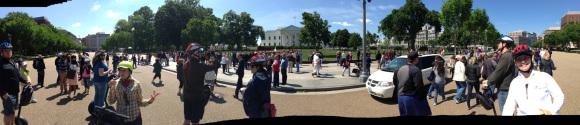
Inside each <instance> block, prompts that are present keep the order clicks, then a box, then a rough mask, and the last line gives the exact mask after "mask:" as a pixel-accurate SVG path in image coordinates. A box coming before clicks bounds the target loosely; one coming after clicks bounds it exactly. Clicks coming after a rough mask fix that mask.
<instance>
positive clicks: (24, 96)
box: [14, 84, 34, 125]
mask: <svg viewBox="0 0 580 125" xmlns="http://www.w3.org/2000/svg"><path fill="white" fill-rule="evenodd" d="M33 93H34V89H33V88H32V86H30V85H28V84H26V85H25V86H24V87H23V88H22V93H20V103H19V105H18V115H17V116H16V120H15V121H14V122H15V123H16V125H28V121H27V120H26V119H24V118H22V117H20V112H21V111H22V106H27V105H28V104H30V101H31V100H32V94H33Z"/></svg>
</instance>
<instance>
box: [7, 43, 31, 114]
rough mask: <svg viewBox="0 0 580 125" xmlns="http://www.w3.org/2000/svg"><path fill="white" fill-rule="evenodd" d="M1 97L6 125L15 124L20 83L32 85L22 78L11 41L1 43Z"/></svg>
mask: <svg viewBox="0 0 580 125" xmlns="http://www.w3.org/2000/svg"><path fill="white" fill-rule="evenodd" d="M0 55H1V56H0V96H1V97H2V105H3V108H4V109H3V110H2V114H4V124H5V125H14V124H15V119H16V116H15V110H16V107H17V106H18V93H19V92H20V90H19V86H18V85H19V84H18V83H19V82H23V83H27V84H30V82H28V81H27V80H26V79H24V78H23V77H21V76H20V73H19V70H18V68H16V65H15V63H14V62H13V61H11V60H10V58H12V44H11V43H10V41H9V40H6V41H2V42H0Z"/></svg>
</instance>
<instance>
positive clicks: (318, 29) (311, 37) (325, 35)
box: [299, 12, 330, 48]
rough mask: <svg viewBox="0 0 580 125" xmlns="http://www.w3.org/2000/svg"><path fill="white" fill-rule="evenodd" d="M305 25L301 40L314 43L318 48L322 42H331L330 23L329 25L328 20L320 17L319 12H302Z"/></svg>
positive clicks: (310, 43)
mask: <svg viewBox="0 0 580 125" xmlns="http://www.w3.org/2000/svg"><path fill="white" fill-rule="evenodd" d="M300 23H301V24H302V25H304V27H303V28H302V29H301V30H300V38H299V40H300V41H301V42H303V43H306V44H307V45H310V46H312V45H314V46H316V47H317V48H320V47H321V44H325V45H327V44H329V42H330V31H329V30H328V28H330V25H328V20H323V19H322V18H320V14H318V12H314V13H308V12H304V13H302V22H300Z"/></svg>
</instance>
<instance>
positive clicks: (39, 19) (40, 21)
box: [33, 16, 52, 25]
mask: <svg viewBox="0 0 580 125" xmlns="http://www.w3.org/2000/svg"><path fill="white" fill-rule="evenodd" d="M33 20H34V22H36V23H38V24H47V25H52V24H50V21H48V19H46V17H44V16H41V17H35V18H33Z"/></svg>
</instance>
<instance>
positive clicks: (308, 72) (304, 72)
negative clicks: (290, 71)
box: [294, 71, 310, 74]
mask: <svg viewBox="0 0 580 125" xmlns="http://www.w3.org/2000/svg"><path fill="white" fill-rule="evenodd" d="M306 73H310V72H304V71H302V72H294V74H306Z"/></svg>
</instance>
